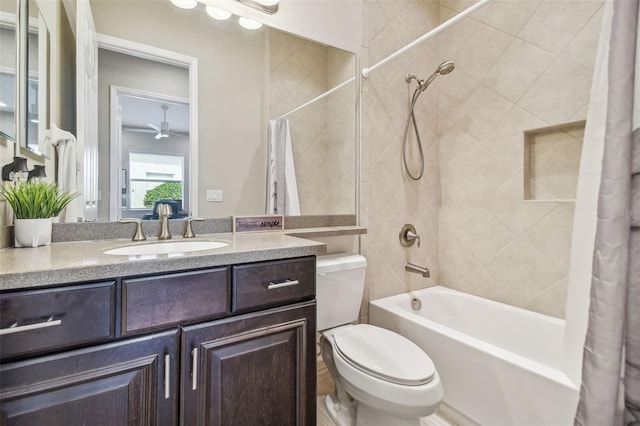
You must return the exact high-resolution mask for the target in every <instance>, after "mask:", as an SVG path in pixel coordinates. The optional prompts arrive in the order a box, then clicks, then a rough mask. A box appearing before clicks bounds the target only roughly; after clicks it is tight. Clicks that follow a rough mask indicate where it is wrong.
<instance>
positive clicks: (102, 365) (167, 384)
mask: <svg viewBox="0 0 640 426" xmlns="http://www.w3.org/2000/svg"><path fill="white" fill-rule="evenodd" d="M177 345H178V330H177V329H175V330H172V331H168V332H164V333H159V334H157V335H153V336H149V337H142V338H137V339H130V340H123V341H119V342H115V343H112V344H106V345H98V346H94V347H90V348H87V349H80V350H75V351H69V352H65V353H62V354H57V355H50V356H44V357H39V358H35V359H30V360H25V361H19V362H14V363H10V364H5V365H2V366H1V367H0V380H1V382H0V383H1V384H0V398H1V399H0V410H1V411H2V418H1V419H2V420H1V424H2V425H3V426H40V425H42V426H45V425H46V426H58V425H59V426H63V425H65V426H76V425H77V426H80V425H92V426H121V425H131V426H133V425H135V426H138V425H139V426H152V425H167V426H169V425H173V424H175V418H176V416H175V413H176V407H177V401H178V386H177V377H178V374H177V371H178V367H179V365H178V357H177V353H178V352H177Z"/></svg>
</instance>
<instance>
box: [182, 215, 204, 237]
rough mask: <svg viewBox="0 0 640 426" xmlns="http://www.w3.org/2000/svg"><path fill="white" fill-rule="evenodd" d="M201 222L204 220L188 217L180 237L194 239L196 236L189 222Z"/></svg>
mask: <svg viewBox="0 0 640 426" xmlns="http://www.w3.org/2000/svg"><path fill="white" fill-rule="evenodd" d="M194 221H196V222H202V221H204V218H202V217H188V218H186V219H185V221H184V233H183V234H182V236H183V237H184V238H194V237H195V236H196V234H195V233H194V232H193V227H192V226H191V222H194Z"/></svg>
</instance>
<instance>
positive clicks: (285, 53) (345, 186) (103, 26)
mask: <svg viewBox="0 0 640 426" xmlns="http://www.w3.org/2000/svg"><path fill="white" fill-rule="evenodd" d="M91 8H92V12H93V18H94V21H95V25H96V30H97V32H98V34H99V35H98V41H99V46H100V45H101V41H104V40H105V39H108V38H109V37H110V38H117V39H119V40H127V41H130V42H133V43H136V44H137V45H145V46H149V48H150V49H151V50H152V51H153V50H154V49H155V50H162V51H164V52H171V53H173V54H177V55H183V56H186V57H192V58H196V59H197V61H198V62H197V74H195V73H194V74H193V75H194V76H197V79H195V80H193V81H192V80H191V79H189V78H187V79H186V80H185V79H184V77H177V78H176V79H172V80H162V82H161V83H160V85H161V88H160V89H159V88H157V87H155V88H153V89H148V88H147V87H146V86H147V85H148V84H149V83H150V82H151V81H152V80H154V79H157V78H165V77H166V76H167V75H168V74H167V72H165V71H161V70H158V71H156V70H154V71H149V72H147V73H145V74H144V75H143V76H141V77H136V78H132V79H131V80H132V81H129V82H127V83H121V82H120V83H119V81H120V80H117V79H114V78H112V77H113V75H112V76H111V77H109V76H108V75H107V74H108V73H105V72H104V71H103V67H107V68H108V67H110V66H111V65H114V64H115V61H116V60H120V59H122V58H119V59H116V56H117V55H116V52H113V51H112V49H111V51H109V50H106V49H100V54H99V60H98V67H99V71H98V86H99V93H100V95H99V99H98V109H99V119H98V128H99V138H98V140H99V147H98V149H99V172H98V179H99V181H100V182H101V183H100V185H99V186H100V203H99V209H98V210H99V215H98V219H99V220H114V218H113V216H112V215H110V214H109V211H112V210H113V207H112V206H110V205H109V204H111V203H112V201H109V200H114V199H116V200H118V199H120V200H121V196H122V190H123V187H122V185H118V184H116V185H113V184H108V183H107V182H109V176H110V171H109V163H110V162H113V161H114V160H115V161H118V162H119V161H120V159H116V158H114V157H113V155H114V154H113V149H112V146H111V144H112V141H113V137H112V135H111V132H113V128H110V125H109V123H110V115H111V114H112V112H111V111H110V108H109V93H110V92H109V91H110V88H111V86H123V87H126V88H129V89H134V90H150V91H152V92H155V93H160V94H166V95H173V96H179V97H183V98H188V97H189V96H188V93H189V87H190V85H197V95H198V96H197V102H193V101H191V103H190V109H191V111H192V112H195V114H194V117H196V123H197V128H196V129H194V131H197V140H198V141H199V143H198V147H197V160H196V163H195V164H185V170H186V169H187V168H188V167H196V168H197V173H198V174H197V176H198V181H197V182H195V184H197V188H198V194H195V196H194V198H195V199H192V200H190V203H189V204H190V207H189V210H187V211H186V213H191V214H193V213H197V214H198V215H199V216H204V217H224V216H231V215H250V214H260V213H264V212H265V206H266V200H267V156H268V148H267V129H268V123H269V120H272V119H275V118H278V117H281V116H283V115H287V113H289V112H290V111H292V110H294V109H296V107H298V106H300V105H302V104H305V103H306V102H307V101H309V100H311V99H314V98H315V97H317V96H318V95H321V94H322V93H324V92H326V91H328V90H330V89H331V88H333V87H335V86H338V85H339V84H341V83H343V82H344V81H346V80H349V79H351V78H353V77H354V76H355V73H356V64H355V55H353V54H352V53H349V52H345V51H342V50H340V49H337V48H333V47H328V46H326V45H322V44H319V43H316V42H313V41H309V40H306V39H303V38H300V37H297V36H294V35H291V34H288V33H285V32H282V31H279V30H275V29H271V28H268V27H266V26H263V27H262V28H261V29H259V30H255V31H249V30H246V29H244V28H242V27H240V26H239V25H238V24H237V22H233V21H224V22H220V21H215V20H213V19H211V18H209V17H208V16H207V15H206V14H205V13H204V7H202V8H201V7H197V8H195V9H193V10H178V9H177V8H175V7H174V6H173V5H172V4H171V3H170V2H169V1H168V0H167V1H159V2H157V3H154V7H153V8H149V7H148V4H147V3H146V2H123V1H109V0H100V1H91ZM159 29H161V30H159ZM105 36H108V37H105ZM118 53H119V54H122V53H126V52H122V50H119V51H118ZM121 56H125V57H129V58H130V55H121ZM134 59H135V60H140V58H134ZM184 85H186V86H187V89H186V90H187V95H185V93H184V92H180V90H182V89H179V90H177V88H179V87H183V88H184V87H185V86H184ZM355 111H356V85H355V82H353V83H350V84H347V85H345V86H344V87H343V88H341V89H340V90H338V91H336V92H335V93H332V94H331V95H330V96H327V97H326V98H323V99H322V100H319V101H317V102H314V103H312V104H310V105H309V106H307V107H305V108H303V109H300V110H299V111H296V112H295V113H293V114H290V115H287V119H288V120H289V126H290V133H291V146H292V150H293V158H294V163H295V178H296V181H297V187H298V193H299V194H298V195H299V202H300V214H303V215H315V214H354V213H355V170H356V159H355V158H356V157H355V152H356V139H355ZM170 113H171V109H170V110H169V111H168V117H169V118H168V120H167V121H168V122H169V123H171V118H170ZM196 114H197V115H196ZM156 121H158V120H156ZM154 123H155V122H154ZM145 124H146V123H145ZM150 137H153V135H150ZM162 142H163V143H165V142H168V141H162ZM157 153H158V154H163V153H165V154H166V150H164V151H163V150H162V149H161V148H158V151H157ZM111 182H113V179H112V180H111ZM183 191H184V189H183ZM207 191H211V192H207ZM207 194H210V195H211V194H213V195H215V196H214V197H210V198H209V199H208V198H207ZM198 195H199V196H198Z"/></svg>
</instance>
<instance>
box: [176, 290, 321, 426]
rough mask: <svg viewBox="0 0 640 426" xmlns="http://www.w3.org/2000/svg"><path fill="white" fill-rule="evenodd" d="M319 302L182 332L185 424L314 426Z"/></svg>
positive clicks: (269, 311)
mask: <svg viewBox="0 0 640 426" xmlns="http://www.w3.org/2000/svg"><path fill="white" fill-rule="evenodd" d="M315 315H316V311H315V303H314V302H307V303H303V304H296V305H294V306H292V307H290V308H286V309H278V308H276V309H271V310H268V311H263V312H259V313H255V314H247V315H242V316H240V317H233V318H230V319H229V320H224V321H214V322H210V323H205V324H198V325H194V326H190V327H185V328H184V330H183V333H182V354H183V357H184V358H183V359H184V367H185V368H183V369H182V378H181V386H182V389H183V392H182V397H183V400H182V405H181V410H180V420H181V422H180V424H182V425H193V426H196V425H198V426H201V425H202V426H204V425H211V426H227V425H273V426H295V425H315V418H316V405H315V389H316V364H315V360H316V352H315Z"/></svg>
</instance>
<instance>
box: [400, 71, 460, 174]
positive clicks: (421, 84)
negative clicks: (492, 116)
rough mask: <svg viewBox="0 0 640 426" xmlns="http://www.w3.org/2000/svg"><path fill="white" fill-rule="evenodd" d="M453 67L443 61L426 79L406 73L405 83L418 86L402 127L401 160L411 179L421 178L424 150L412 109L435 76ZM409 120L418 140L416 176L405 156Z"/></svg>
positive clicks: (444, 73) (445, 73)
mask: <svg viewBox="0 0 640 426" xmlns="http://www.w3.org/2000/svg"><path fill="white" fill-rule="evenodd" d="M454 68H455V64H454V63H453V62H452V61H444V62H442V63H441V64H440V65H438V68H437V69H436V70H435V71H434V72H433V74H431V75H430V76H429V77H428V78H427V80H426V81H425V80H423V79H421V78H420V77H418V76H416V75H413V74H407V76H406V77H405V79H404V80H405V81H406V82H407V83H411V80H415V81H416V83H418V86H417V87H416V88H415V90H414V91H413V96H412V97H411V108H410V111H409V116H408V117H407V123H406V125H405V127H404V138H403V140H402V162H403V163H404V169H405V171H406V172H407V175H408V176H409V177H410V178H411V179H413V180H420V178H422V175H423V173H424V152H423V150H422V141H421V140H420V133H418V125H417V123H416V117H415V114H414V112H413V109H414V107H415V105H416V102H417V101H418V97H419V96H420V94H421V93H422V92H424V91H425V90H427V87H429V85H430V84H431V83H433V81H434V80H435V79H436V77H438V76H439V75H447V74H449V73H450V72H451V71H453V70H454ZM411 122H413V129H414V130H415V132H416V139H417V141H418V150H419V152H420V173H419V174H418V175H417V176H414V175H413V174H411V172H410V171H409V166H408V164H407V157H406V150H407V137H408V136H409V124H410V123H411Z"/></svg>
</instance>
